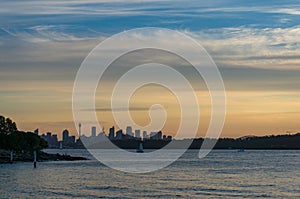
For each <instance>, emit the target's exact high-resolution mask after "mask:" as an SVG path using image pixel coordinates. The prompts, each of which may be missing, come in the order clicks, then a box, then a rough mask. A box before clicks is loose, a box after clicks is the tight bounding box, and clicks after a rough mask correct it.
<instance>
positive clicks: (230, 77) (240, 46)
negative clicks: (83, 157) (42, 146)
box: [0, 0, 300, 137]
mask: <svg viewBox="0 0 300 199" xmlns="http://www.w3.org/2000/svg"><path fill="white" fill-rule="evenodd" d="M299 22H300V3H299V1H298V0H285V1H283V0H282V1H274V0H266V1H258V0H254V1H248V0H241V1H236V0H216V1H211V2H209V1H198V0H188V1H176V0H175V1H174V0H170V1H169V0H162V1H160V0H145V1H137V0H132V1H125V0H99V1H96V0H88V1H77V0H65V1H59V0H51V1H50V0H49V1H44V0H42V1H38V0H28V1H9V0H3V1H1V6H0V71H1V72H0V115H4V116H6V117H10V118H12V119H13V120H14V121H16V122H17V124H18V127H19V129H22V130H25V131H33V130H34V129H36V128H39V129H40V132H42V133H43V132H47V131H51V132H53V133H58V134H59V137H60V136H61V132H62V131H63V130H64V129H65V128H67V129H69V130H70V131H71V134H74V135H75V134H76V130H75V126H74V122H73V117H72V91H73V83H74V79H75V77H76V73H77V70H78V69H79V67H80V65H81V63H82V61H83V60H84V58H85V57H86V56H87V55H88V53H89V52H90V51H91V50H92V49H93V48H94V47H95V46H96V45H97V44H99V42H101V41H103V40H104V39H105V38H107V37H109V36H111V35H113V34H116V33H119V32H122V31H125V30H129V29H132V28H141V27H161V28H169V29H172V30H178V31H181V32H183V33H185V34H187V35H189V36H191V37H192V38H194V39H195V40H197V41H198V42H199V44H201V45H202V46H203V47H204V48H205V49H206V50H207V51H208V53H209V54H210V55H211V57H212V58H213V60H214V61H215V63H216V65H217V66H218V67H219V70H220V73H221V74H222V77H223V80H224V84H225V88H226V94H227V107H226V108H227V116H226V122H225V126H224V129H223V132H222V135H221V137H240V136H244V135H266V134H267V135H269V134H283V133H286V131H290V132H292V133H294V132H299V131H300V123H299V118H300V24H299ZM176 42H180V41H176ZM116 48H117V46H116ZM145 56H147V55H145ZM164 58H166V57H164ZM170 60H173V59H170ZM131 62H132V60H130V59H127V60H126V61H125V62H122V63H121V64H119V67H120V65H122V66H123V67H124V66H125V65H126V64H127V65H130V63H131ZM173 64H174V65H175V68H176V67H180V66H182V65H183V64H182V63H180V62H176V63H173ZM180 70H182V71H183V72H186V75H187V76H188V78H190V79H191V82H192V84H193V85H194V86H195V87H196V89H195V92H196V95H197V97H198V99H199V104H200V112H201V121H200V128H199V135H201V136H203V135H204V134H205V131H206V128H207V124H208V121H209V118H210V108H209V106H210V103H209V94H208V92H207V90H206V89H205V86H203V82H202V83H199V84H198V82H197V81H194V76H193V75H194V74H193V72H191V71H190V69H188V67H185V68H182V67H181V69H180ZM116 72H118V70H117V69H115V71H114V70H113V69H112V71H111V72H110V73H109V71H108V75H107V77H106V78H104V79H103V87H99V88H98V90H97V94H96V99H97V101H96V107H97V114H98V118H99V120H100V122H101V125H102V126H104V128H105V130H106V131H107V130H108V128H109V127H111V126H112V125H114V121H113V118H112V116H111V113H110V112H111V111H110V107H109V104H110V103H109V102H110V101H109V97H108V95H109V90H110V89H111V88H112V85H113V81H112V79H113V78H112V77H114V75H115V73H116ZM153 96H155V97H153ZM157 103H161V104H163V105H164V106H165V108H166V112H167V114H168V119H167V122H166V126H165V128H164V131H165V132H166V133H167V134H174V132H176V128H178V123H179V119H180V118H179V113H180V111H179V109H178V103H177V101H176V98H175V97H174V95H172V94H171V93H170V92H169V91H167V90H166V89H164V88H162V87H158V86H152V87H151V86H148V87H147V86H146V87H143V88H140V89H139V90H138V91H137V92H136V94H135V95H134V96H133V98H132V100H131V108H132V111H131V113H132V117H133V118H134V120H135V121H136V122H137V123H138V124H140V125H146V124H147V123H148V122H149V117H148V108H149V107H150V106H151V105H152V104H157ZM99 131H100V129H99ZM187 137H189V134H188V133H187Z"/></svg>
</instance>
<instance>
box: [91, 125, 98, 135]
mask: <svg viewBox="0 0 300 199" xmlns="http://www.w3.org/2000/svg"><path fill="white" fill-rule="evenodd" d="M96 131H97V129H96V127H95V126H92V137H96Z"/></svg>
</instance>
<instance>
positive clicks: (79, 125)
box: [78, 123, 81, 138]
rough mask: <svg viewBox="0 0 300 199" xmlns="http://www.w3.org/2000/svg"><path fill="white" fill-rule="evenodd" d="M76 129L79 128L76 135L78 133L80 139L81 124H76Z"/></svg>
mask: <svg viewBox="0 0 300 199" xmlns="http://www.w3.org/2000/svg"><path fill="white" fill-rule="evenodd" d="M78 127H79V128H78V130H79V132H78V133H79V138H80V137H81V123H79V124H78Z"/></svg>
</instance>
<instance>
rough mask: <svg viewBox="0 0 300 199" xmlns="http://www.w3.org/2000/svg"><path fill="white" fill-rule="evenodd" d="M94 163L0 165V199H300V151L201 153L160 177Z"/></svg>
mask: <svg viewBox="0 0 300 199" xmlns="http://www.w3.org/2000/svg"><path fill="white" fill-rule="evenodd" d="M47 152H51V153H57V152H59V153H65V154H70V155H76V156H85V157H88V158H90V160H88V161H75V162H67V161H49V162H38V165H37V168H36V169H34V168H33V163H32V162H26V163H23V162H22V163H21V162H19V163H14V164H2V165H0V184H1V187H0V198H154V197H160V198H257V197H258V198H299V197H300V151H292V150H286V151H280V150H270V151H261V150H257V151H256V150H253V151H252V150H246V151H245V152H238V151H236V150H214V151H212V152H211V153H210V154H209V155H208V156H207V157H205V158H204V159H198V156H197V155H198V150H189V151H187V152H186V153H185V154H184V155H183V156H182V157H181V158H180V159H179V160H177V161H176V162H175V163H173V164H171V165H170V166H168V167H166V168H164V169H161V170H159V171H155V172H151V173H146V174H129V173H124V172H120V171H116V170H113V169H110V168H108V167H106V166H105V165H103V164H101V163H100V162H98V161H96V160H95V159H93V158H92V157H91V156H90V155H89V154H88V152H87V151H85V150H47Z"/></svg>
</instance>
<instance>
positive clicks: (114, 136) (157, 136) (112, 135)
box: [108, 126, 172, 141]
mask: <svg viewBox="0 0 300 199" xmlns="http://www.w3.org/2000/svg"><path fill="white" fill-rule="evenodd" d="M142 135H143V136H141V131H140V130H139V129H136V130H135V131H134V132H133V129H132V127H131V126H127V127H126V132H125V134H124V133H123V131H122V129H120V130H118V131H116V132H115V127H114V126H113V127H111V128H110V129H109V134H108V138H109V139H110V140H128V139H137V140H168V141H171V140H172V136H171V135H169V136H166V135H163V134H162V132H161V131H159V132H151V133H150V134H148V133H147V131H143V134H142Z"/></svg>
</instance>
